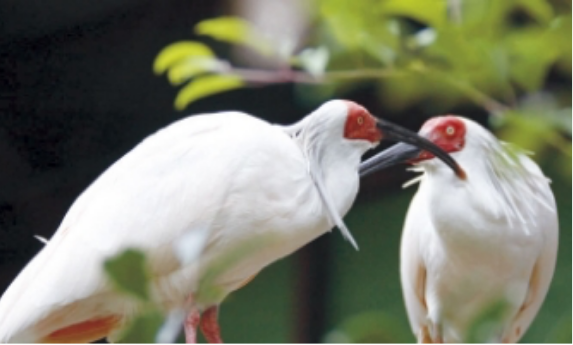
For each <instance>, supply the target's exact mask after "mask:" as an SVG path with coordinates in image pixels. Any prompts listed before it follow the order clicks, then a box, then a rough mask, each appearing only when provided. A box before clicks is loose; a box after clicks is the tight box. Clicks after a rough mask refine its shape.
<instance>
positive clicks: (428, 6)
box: [380, 0, 447, 28]
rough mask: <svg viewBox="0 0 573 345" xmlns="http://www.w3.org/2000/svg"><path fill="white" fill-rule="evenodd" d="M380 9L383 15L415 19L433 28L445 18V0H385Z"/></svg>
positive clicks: (442, 22) (439, 24)
mask: <svg viewBox="0 0 573 345" xmlns="http://www.w3.org/2000/svg"><path fill="white" fill-rule="evenodd" d="M380 9H381V11H382V13H383V14H384V15H391V16H400V17H405V18H411V19H415V20H417V21H419V22H422V23H424V24H427V25H429V26H433V27H434V28H437V27H440V26H442V25H443V24H444V23H445V21H446V20H447V3H446V0H424V1H420V0H386V1H382V2H381V7H380Z"/></svg>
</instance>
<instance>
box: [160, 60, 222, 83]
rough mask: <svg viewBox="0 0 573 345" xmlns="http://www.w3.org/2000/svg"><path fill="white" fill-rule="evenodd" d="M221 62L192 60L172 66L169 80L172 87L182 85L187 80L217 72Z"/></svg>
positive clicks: (168, 73) (168, 75)
mask: <svg viewBox="0 0 573 345" xmlns="http://www.w3.org/2000/svg"><path fill="white" fill-rule="evenodd" d="M220 66H221V62H220V61H219V60H216V59H211V58H191V59H186V60H184V61H180V62H179V63H177V64H175V65H174V66H172V67H171V68H170V69H169V71H168V72H167V78H168V79H169V82H170V83H171V84H172V85H180V84H182V83H184V82H186V81H187V80H189V79H191V78H193V77H196V76H198V75H200V74H203V73H206V72H215V71H217V70H218V69H219V67H220Z"/></svg>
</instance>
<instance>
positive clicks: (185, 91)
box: [175, 75, 244, 110]
mask: <svg viewBox="0 0 573 345" xmlns="http://www.w3.org/2000/svg"><path fill="white" fill-rule="evenodd" d="M243 85H244V82H243V81H242V80H241V78H239V77H237V76H233V75H208V76H204V77H201V78H197V79H195V80H193V81H191V82H190V83H189V84H187V85H185V87H183V88H182V89H181V90H180V91H179V93H178V94H177V97H176V98H175V109H177V110H183V109H185V107H187V105H188V104H189V103H191V102H193V101H195V100H197V99H199V98H202V97H205V96H208V95H212V94H215V93H218V92H223V91H228V90H232V89H237V88H239V87H241V86H243Z"/></svg>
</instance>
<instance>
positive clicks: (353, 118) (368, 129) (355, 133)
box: [344, 101, 382, 143]
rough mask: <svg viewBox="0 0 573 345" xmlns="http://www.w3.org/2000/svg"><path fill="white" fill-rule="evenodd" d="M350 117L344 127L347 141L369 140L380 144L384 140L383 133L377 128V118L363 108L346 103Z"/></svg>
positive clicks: (352, 103)
mask: <svg viewBox="0 0 573 345" xmlns="http://www.w3.org/2000/svg"><path fill="white" fill-rule="evenodd" d="M346 104H347V105H348V116H347V118H346V124H345V125H344V137H345V138H346V139H351V140H352V139H355V140H368V141H369V142H371V143H378V142H379V141H380V140H382V132H381V131H380V129H378V127H377V126H376V118H375V117H374V116H372V115H371V114H370V113H369V112H368V110H366V109H364V108H363V107H362V106H360V105H358V104H356V103H354V102H350V101H346Z"/></svg>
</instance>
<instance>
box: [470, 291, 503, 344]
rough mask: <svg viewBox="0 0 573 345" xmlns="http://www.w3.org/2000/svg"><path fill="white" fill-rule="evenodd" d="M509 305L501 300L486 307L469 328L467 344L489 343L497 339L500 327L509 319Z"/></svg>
mask: <svg viewBox="0 0 573 345" xmlns="http://www.w3.org/2000/svg"><path fill="white" fill-rule="evenodd" d="M509 307H510V305H509V303H508V302H507V301H506V300H505V299H500V300H498V301H496V302H494V303H492V304H491V305H489V306H485V307H484V308H483V310H482V312H481V313H480V314H479V315H478V316H477V317H476V318H475V319H474V321H473V322H472V324H471V325H470V327H469V330H468V334H467V336H466V339H465V341H464V342H465V343H471V344H475V343H489V342H491V341H492V340H493V339H496V337H497V336H498V334H499V333H500V331H502V329H500V327H499V325H500V324H503V320H504V319H505V318H506V317H507V313H508V311H509Z"/></svg>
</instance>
